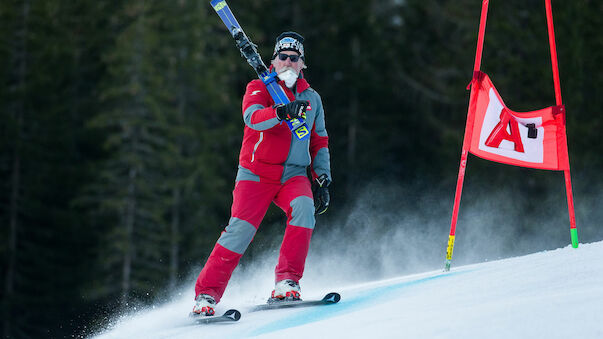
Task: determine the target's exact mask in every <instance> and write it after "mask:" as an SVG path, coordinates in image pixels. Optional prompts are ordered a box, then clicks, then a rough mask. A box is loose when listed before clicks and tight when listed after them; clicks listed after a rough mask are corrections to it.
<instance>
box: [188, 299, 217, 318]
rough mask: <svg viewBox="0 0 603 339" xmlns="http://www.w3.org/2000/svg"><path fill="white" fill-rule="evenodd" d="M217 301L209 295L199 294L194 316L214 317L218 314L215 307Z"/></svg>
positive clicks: (194, 307)
mask: <svg viewBox="0 0 603 339" xmlns="http://www.w3.org/2000/svg"><path fill="white" fill-rule="evenodd" d="M215 306H216V299H214V297H212V296H211V295H209V294H199V295H198V296H197V297H196V298H195V306H193V312H192V313H191V315H192V316H212V315H214V314H215V313H216V311H214V307H215Z"/></svg>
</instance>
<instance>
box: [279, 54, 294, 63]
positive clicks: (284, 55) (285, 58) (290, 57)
mask: <svg viewBox="0 0 603 339" xmlns="http://www.w3.org/2000/svg"><path fill="white" fill-rule="evenodd" d="M287 58H289V59H291V62H298V61H299V55H297V54H291V55H289V54H285V53H279V54H278V59H279V60H281V61H285V60H287Z"/></svg>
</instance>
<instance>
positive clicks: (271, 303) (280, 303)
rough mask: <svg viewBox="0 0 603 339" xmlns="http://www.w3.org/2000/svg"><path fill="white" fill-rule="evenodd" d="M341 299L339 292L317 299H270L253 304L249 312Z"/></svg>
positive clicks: (306, 305)
mask: <svg viewBox="0 0 603 339" xmlns="http://www.w3.org/2000/svg"><path fill="white" fill-rule="evenodd" d="M339 300H341V295H339V293H337V292H331V293H327V294H326V295H325V296H324V297H323V298H322V299H316V300H283V301H268V303H266V304H262V305H256V306H253V307H252V308H251V309H250V310H249V312H257V311H264V310H275V309H281V308H294V307H310V306H322V305H332V304H336V303H338V302H339Z"/></svg>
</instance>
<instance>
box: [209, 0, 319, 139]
mask: <svg viewBox="0 0 603 339" xmlns="http://www.w3.org/2000/svg"><path fill="white" fill-rule="evenodd" d="M210 4H211V6H212V7H213V9H214V10H215V11H216V13H218V16H220V19H222V22H223V23H224V25H225V26H226V28H228V30H229V31H230V34H232V37H233V38H234V39H235V42H236V45H237V47H238V48H239V50H240V51H241V56H242V57H243V58H244V59H245V60H247V62H248V63H249V65H251V67H252V68H253V69H254V70H255V72H256V73H257V74H258V77H259V78H260V80H262V82H264V85H266V88H267V89H268V93H270V96H271V97H272V99H273V100H274V103H275V104H277V105H279V104H287V103H289V102H290V100H289V98H288V97H287V94H286V93H285V91H284V90H283V88H282V87H281V86H280V85H279V84H278V81H277V79H278V78H277V74H276V72H275V71H272V72H270V71H269V69H268V68H267V67H266V64H264V61H262V58H261V57H260V54H259V53H258V51H257V45H256V44H254V43H253V42H251V40H250V39H249V37H247V35H246V34H245V32H243V29H242V28H241V25H239V23H238V22H237V19H235V17H234V15H233V14H232V11H231V10H230V7H228V4H227V3H226V1H225V0H211V1H210ZM286 122H287V126H289V129H290V130H291V132H292V133H293V135H295V137H296V138H297V139H299V140H305V139H307V138H309V137H310V130H309V129H308V125H307V124H306V122H305V120H304V119H301V118H297V119H292V120H287V121H286Z"/></svg>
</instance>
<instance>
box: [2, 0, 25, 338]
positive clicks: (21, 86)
mask: <svg viewBox="0 0 603 339" xmlns="http://www.w3.org/2000/svg"><path fill="white" fill-rule="evenodd" d="M29 7H30V3H29V1H28V0H26V1H24V2H23V8H22V26H21V29H20V30H18V31H17V32H16V34H15V35H16V37H15V40H16V41H17V44H18V45H17V48H16V50H15V51H14V64H15V65H18V66H17V67H16V69H17V74H16V78H17V81H16V83H17V86H16V88H15V92H21V93H20V95H16V96H15V97H17V99H16V102H15V103H14V106H13V114H14V118H15V121H16V122H17V124H16V125H17V133H16V135H17V138H16V139H17V140H16V141H15V146H14V147H15V149H14V158H13V159H12V164H11V178H10V183H11V184H10V203H9V216H10V217H9V218H10V221H9V225H10V231H9V236H8V253H7V257H8V262H7V265H6V277H5V281H4V293H5V312H6V313H5V314H6V316H5V317H4V334H3V335H4V337H5V338H10V337H11V332H12V330H11V324H12V319H11V308H12V307H11V306H12V305H11V304H12V299H13V297H14V291H15V270H16V261H17V244H18V239H17V234H18V232H19V192H20V190H21V139H22V133H23V132H22V131H23V114H24V110H25V105H24V102H25V88H26V86H25V82H26V76H27V37H28V31H29V30H28V26H29Z"/></svg>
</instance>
